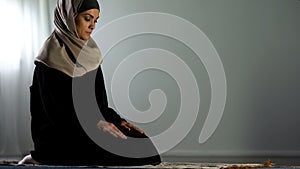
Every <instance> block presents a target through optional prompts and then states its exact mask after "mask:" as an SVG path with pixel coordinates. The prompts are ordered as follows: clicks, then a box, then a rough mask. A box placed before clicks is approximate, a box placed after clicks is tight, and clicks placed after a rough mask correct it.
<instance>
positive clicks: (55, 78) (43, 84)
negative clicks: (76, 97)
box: [33, 63, 81, 132]
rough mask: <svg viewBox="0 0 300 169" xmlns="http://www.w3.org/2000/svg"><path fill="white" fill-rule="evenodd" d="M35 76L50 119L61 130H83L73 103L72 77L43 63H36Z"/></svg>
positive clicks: (41, 99) (41, 100) (44, 108)
mask: <svg viewBox="0 0 300 169" xmlns="http://www.w3.org/2000/svg"><path fill="white" fill-rule="evenodd" d="M34 76H35V84H34V85H36V87H37V88H38V92H39V94H40V103H41V104H42V105H41V106H42V107H43V110H44V114H45V116H46V117H47V119H48V121H49V122H50V123H51V124H52V125H53V126H55V127H57V128H59V130H64V131H67V132H71V131H78V129H79V130H81V126H80V123H79V121H78V119H77V116H76V113H75V110H74V105H73V99H72V78H71V77H69V76H67V75H66V74H64V73H62V72H60V71H58V70H55V69H52V68H49V67H47V66H45V65H44V64H42V63H36V68H35V72H34ZM33 106H34V105H33Z"/></svg>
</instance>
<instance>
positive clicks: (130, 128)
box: [120, 121, 146, 136]
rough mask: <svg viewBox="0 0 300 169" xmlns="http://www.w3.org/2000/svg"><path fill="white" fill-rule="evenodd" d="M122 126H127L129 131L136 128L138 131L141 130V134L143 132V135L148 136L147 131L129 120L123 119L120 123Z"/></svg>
mask: <svg viewBox="0 0 300 169" xmlns="http://www.w3.org/2000/svg"><path fill="white" fill-rule="evenodd" d="M120 126H122V127H125V128H126V129H128V130H129V131H130V130H132V129H133V130H136V131H138V132H140V133H141V134H143V135H145V136H146V133H145V132H144V131H143V130H142V129H140V128H138V127H136V126H134V125H133V124H131V123H129V122H127V121H122V122H121V124H120Z"/></svg>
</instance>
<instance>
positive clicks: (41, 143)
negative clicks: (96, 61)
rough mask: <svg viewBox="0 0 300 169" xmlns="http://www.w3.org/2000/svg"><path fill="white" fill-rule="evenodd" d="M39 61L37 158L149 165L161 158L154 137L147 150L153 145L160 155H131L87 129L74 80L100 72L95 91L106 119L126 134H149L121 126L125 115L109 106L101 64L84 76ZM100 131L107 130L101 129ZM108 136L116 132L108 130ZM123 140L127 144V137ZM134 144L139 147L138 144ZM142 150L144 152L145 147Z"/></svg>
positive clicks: (33, 103) (34, 108) (33, 106)
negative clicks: (79, 112)
mask: <svg viewBox="0 0 300 169" xmlns="http://www.w3.org/2000/svg"><path fill="white" fill-rule="evenodd" d="M35 64H36V67H35V70H34V76H33V83H32V86H31V87H30V93H31V95H30V110H31V117H32V119H31V132H32V139H33V142H34V151H31V155H32V157H33V159H35V160H36V161H38V162H39V163H41V164H47V165H145V164H158V163H160V162H161V159H160V156H159V155H158V154H157V151H156V149H155V147H154V146H153V144H152V142H151V141H150V139H148V140H149V141H148V143H147V145H145V146H144V147H147V151H149V149H150V151H152V152H156V155H153V156H151V157H143V158H129V157H122V156H119V155H116V154H113V153H110V152H109V151H107V150H105V149H104V148H101V147H100V146H98V145H97V144H96V143H95V142H94V141H93V140H92V139H90V137H89V136H88V135H87V134H86V132H85V131H84V130H83V128H82V126H81V125H80V123H79V120H78V118H77V115H76V112H75V108H74V102H73V98H72V97H73V95H72V82H73V80H74V79H80V78H86V77H89V76H92V75H93V74H96V80H95V90H94V91H95V95H96V98H97V104H98V106H99V109H100V110H101V113H102V115H103V117H104V118H105V120H106V121H108V122H111V123H114V124H115V125H116V126H117V127H118V128H119V129H120V130H121V131H123V132H124V134H125V135H128V136H131V137H137V138H140V137H145V136H144V135H142V134H140V133H138V132H136V131H133V130H132V131H128V130H126V129H124V128H122V127H120V126H119V125H120V122H121V121H122V120H124V119H122V118H121V117H120V116H119V115H118V114H117V113H116V112H115V111H114V110H113V109H111V108H109V107H108V103H107V96H106V91H105V86H104V80H103V75H102V71H101V67H99V68H98V69H97V70H94V71H91V72H89V73H87V74H86V75H84V76H82V77H76V78H72V77H70V76H68V75H66V74H64V73H62V72H60V71H58V70H56V69H53V68H50V67H47V66H46V65H44V64H43V63H41V62H35ZM86 111H87V112H88V111H90V110H86ZM99 120H100V119H94V121H91V124H93V125H95V126H96V124H97V121H99ZM99 132H102V133H104V132H103V131H100V130H99ZM107 137H112V136H110V135H109V134H107ZM113 139H115V138H113ZM118 139H119V140H120V138H118ZM146 139H147V137H146ZM122 142H125V145H126V140H122ZM129 146H132V144H130V145H129ZM130 148H132V149H135V147H130ZM139 151H141V153H143V152H142V151H144V150H139Z"/></svg>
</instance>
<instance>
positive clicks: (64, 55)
mask: <svg viewBox="0 0 300 169" xmlns="http://www.w3.org/2000/svg"><path fill="white" fill-rule="evenodd" d="M84 1H89V2H91V1H94V2H95V1H96V2H97V0H58V1H57V5H56V8H55V11H54V14H55V18H54V23H55V26H56V28H55V30H54V31H53V33H52V34H51V36H50V37H49V38H48V39H47V40H46V42H45V43H44V46H43V47H42V49H41V51H40V53H39V54H38V56H37V57H36V61H37V62H42V63H44V64H45V65H47V66H48V67H51V68H54V69H57V70H59V71H61V72H63V73H65V74H67V75H68V76H70V77H79V76H82V75H84V74H85V73H87V72H89V71H92V70H95V69H97V68H98V67H99V65H100V64H101V62H102V56H101V52H100V50H99V48H98V46H97V44H96V42H95V41H94V40H93V39H92V38H90V39H89V40H88V41H87V42H86V41H84V40H82V39H80V38H79V36H78V34H77V31H76V25H75V17H76V16H77V15H78V13H79V11H80V12H82V11H81V10H85V9H86V10H87V9H88V8H87V7H86V6H85V5H82V4H87V3H86V2H84ZM97 4H98V2H97ZM81 7H82V8H81ZM92 7H93V6H92ZM98 7H99V5H98ZM93 8H95V7H93ZM90 9H91V8H90Z"/></svg>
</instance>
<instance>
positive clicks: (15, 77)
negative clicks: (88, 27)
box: [0, 0, 53, 157]
mask: <svg viewBox="0 0 300 169" xmlns="http://www.w3.org/2000/svg"><path fill="white" fill-rule="evenodd" d="M49 3H51V2H50V1H49V0H0V15H1V18H2V19H1V20H2V24H1V27H0V32H1V42H0V51H1V54H0V157H8V156H17V157H19V156H22V155H23V154H27V153H29V151H30V150H31V149H32V147H33V145H32V140H31V134H30V112H29V88H28V87H29V86H30V84H31V81H32V74H33V67H34V65H33V62H34V58H35V57H36V56H37V54H38V51H39V49H40V48H41V46H42V44H43V42H44V41H45V40H46V38H47V37H48V36H49V34H50V33H51V32H50V30H52V28H51V23H52V21H51V19H50V18H51V17H52V16H51V15H53V9H51V7H50V5H49Z"/></svg>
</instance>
